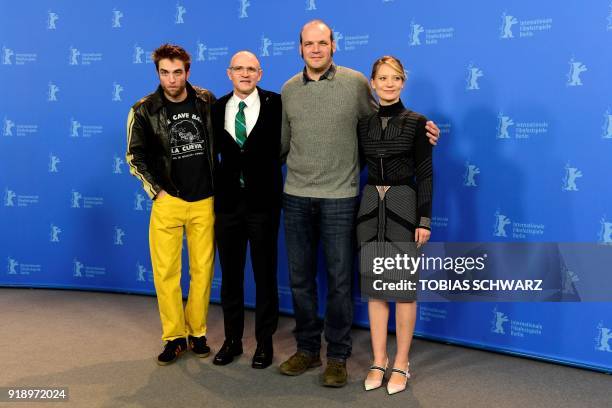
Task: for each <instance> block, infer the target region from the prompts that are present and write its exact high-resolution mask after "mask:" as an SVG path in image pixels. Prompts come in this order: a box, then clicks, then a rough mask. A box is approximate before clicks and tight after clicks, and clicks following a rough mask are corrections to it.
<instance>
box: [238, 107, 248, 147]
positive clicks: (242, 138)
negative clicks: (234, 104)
mask: <svg viewBox="0 0 612 408" xmlns="http://www.w3.org/2000/svg"><path fill="white" fill-rule="evenodd" d="M244 108H246V103H244V101H240V103H239V104H238V113H236V126H235V130H236V142H237V143H238V146H240V147H242V146H244V142H246V139H247V132H246V119H245V118H244Z"/></svg>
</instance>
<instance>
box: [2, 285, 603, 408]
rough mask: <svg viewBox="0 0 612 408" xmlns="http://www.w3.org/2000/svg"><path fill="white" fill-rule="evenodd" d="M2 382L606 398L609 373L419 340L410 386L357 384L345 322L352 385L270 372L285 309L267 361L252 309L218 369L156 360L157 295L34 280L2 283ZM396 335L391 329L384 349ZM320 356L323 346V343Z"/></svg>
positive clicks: (141, 395) (127, 389)
mask: <svg viewBox="0 0 612 408" xmlns="http://www.w3.org/2000/svg"><path fill="white" fill-rule="evenodd" d="M0 311H1V312H0V330H1V331H2V333H1V336H0V387H8V386H11V387H32V386H36V387H43V386H44V387H69V393H70V400H69V401H68V402H64V403H29V402H26V403H13V404H10V403H0V407H3V406H15V407H18V408H19V407H26V406H33V407H36V406H42V407H52V406H58V407H67V406H74V407H108V408H115V407H164V408H166V407H218V408H224V407H251V408H259V407H289V408H297V407H310V408H315V407H330V408H332V407H340V406H347V405H348V406H351V407H377V408H381V407H441V408H442V407H452V408H462V407H487V408H488V407H536V406H537V407H556V408H558V407H612V377H611V376H609V375H606V374H601V373H596V372H591V371H587V370H582V369H577V368H571V367H565V366H560V365H556V364H550V363H546V362H540V361H533V360H529V359H523V358H517V357H512V356H506V355H501V354H496V353H490V352H485V351H479V350H473V349H468V348H462V347H456V346H451V345H445V344H439V343H435V342H429V341H424V340H418V339H416V340H415V341H414V343H413V348H412V352H411V369H412V371H413V378H412V379H411V380H410V383H409V384H410V385H409V387H408V389H407V390H406V391H405V392H403V393H400V394H397V395H393V396H388V395H386V393H385V391H384V390H383V389H378V390H375V391H370V392H365V391H363V386H362V382H361V381H362V378H363V376H364V375H365V372H366V370H367V367H368V365H369V363H370V352H369V333H368V331H367V330H363V329H354V331H353V336H354V340H353V341H354V348H353V357H352V358H351V359H350V360H349V365H348V368H349V376H350V377H349V384H348V385H347V386H346V387H344V388H341V389H328V388H323V387H321V386H319V385H318V382H319V375H320V373H321V370H319V369H315V370H312V371H309V372H307V373H306V374H304V375H302V376H299V377H286V376H283V375H281V374H279V373H278V371H277V365H278V364H279V363H280V362H281V361H283V360H284V359H285V358H287V357H288V356H289V355H291V354H292V353H293V352H294V351H295V342H294V339H293V336H292V334H291V330H292V328H293V321H292V318H291V317H289V316H286V317H282V318H281V322H280V327H279V330H278V332H277V334H276V336H275V353H276V355H275V362H274V365H273V366H271V367H269V368H268V369H266V370H254V369H252V368H251V367H250V359H251V355H252V352H253V350H254V347H255V342H254V337H253V317H254V316H253V313H252V312H248V313H247V317H246V326H245V339H244V346H245V354H244V355H242V356H241V358H240V359H239V360H238V361H236V362H234V363H232V364H230V365H229V366H225V367H218V366H215V365H213V364H212V360H211V357H209V358H205V359H200V358H197V357H196V356H195V355H193V354H191V353H188V354H185V355H184V356H183V357H182V358H181V359H180V360H179V361H178V362H177V363H176V364H173V365H170V366H167V367H158V366H157V364H156V363H155V356H156V355H157V354H158V353H159V352H160V350H161V341H160V339H159V333H160V325H159V317H158V312H157V302H156V299H155V298H154V297H149V296H136V295H123V294H108V293H91V292H76V291H61V290H41V289H12V288H1V289H0ZM208 338H209V344H210V345H211V346H212V348H213V351H214V350H217V349H218V348H219V347H220V346H221V343H222V342H223V320H222V315H221V308H220V307H219V306H218V305H213V306H211V308H210V314H209V334H208ZM393 342H394V338H393V336H391V337H390V349H392V347H393ZM323 355H324V353H323Z"/></svg>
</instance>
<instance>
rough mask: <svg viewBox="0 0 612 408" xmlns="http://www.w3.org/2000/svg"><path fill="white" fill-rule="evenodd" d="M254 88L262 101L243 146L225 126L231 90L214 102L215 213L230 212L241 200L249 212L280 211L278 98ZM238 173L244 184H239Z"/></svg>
mask: <svg viewBox="0 0 612 408" xmlns="http://www.w3.org/2000/svg"><path fill="white" fill-rule="evenodd" d="M257 91H258V92H259V99H260V102H261V107H260V110H259V117H258V118H257V122H256V124H255V126H254V127H253V130H251V133H249V136H248V137H247V141H246V142H245V143H244V146H243V147H242V149H241V148H240V147H239V146H238V144H237V143H236V141H235V140H234V138H233V137H232V136H231V135H230V134H229V133H228V132H227V131H226V130H225V128H224V126H225V106H226V105H227V102H228V101H229V99H230V98H231V97H232V94H233V93H229V94H227V95H225V96H223V97H222V98H220V99H219V100H217V101H216V102H215V104H214V105H213V108H212V124H213V133H214V137H215V141H214V147H215V155H214V157H215V211H216V212H221V213H228V212H233V211H235V209H236V207H237V204H238V203H239V201H240V200H244V199H246V201H247V206H248V208H249V210H252V211H257V212H259V211H270V210H280V202H281V201H280V200H281V193H282V183H283V176H282V172H281V161H280V135H281V110H282V105H281V97H280V95H279V94H277V93H274V92H270V91H266V90H263V89H260V88H259V87H258V88H257ZM241 172H242V174H243V178H244V184H245V185H244V187H241V186H240V173H241Z"/></svg>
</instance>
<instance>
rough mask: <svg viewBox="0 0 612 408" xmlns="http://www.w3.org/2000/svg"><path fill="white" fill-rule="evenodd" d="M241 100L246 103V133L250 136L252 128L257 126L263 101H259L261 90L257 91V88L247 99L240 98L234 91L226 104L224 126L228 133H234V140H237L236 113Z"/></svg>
mask: <svg viewBox="0 0 612 408" xmlns="http://www.w3.org/2000/svg"><path fill="white" fill-rule="evenodd" d="M241 101H244V103H246V107H245V108H244V118H245V119H246V133H247V137H248V136H249V133H251V130H253V127H255V123H257V118H258V117H259V108H260V106H261V102H260V101H259V92H257V88H256V89H255V90H254V91H253V92H251V94H250V95H249V96H247V97H246V98H245V99H240V98H239V97H237V96H236V94H235V93H234V94H233V95H232V97H231V98H230V99H229V101H227V104H226V105H225V126H224V127H225V130H227V133H229V134H230V135H232V137H233V138H234V140H236V114H237V113H238V104H239V103H240V102H241Z"/></svg>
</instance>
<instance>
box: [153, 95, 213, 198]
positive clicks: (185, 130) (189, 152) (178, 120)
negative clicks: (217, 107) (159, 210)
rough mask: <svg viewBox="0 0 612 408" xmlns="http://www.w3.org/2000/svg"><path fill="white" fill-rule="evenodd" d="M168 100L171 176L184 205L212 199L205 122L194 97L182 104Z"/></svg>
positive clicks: (166, 102)
mask: <svg viewBox="0 0 612 408" xmlns="http://www.w3.org/2000/svg"><path fill="white" fill-rule="evenodd" d="M164 99H165V104H166V110H167V118H168V123H167V126H168V132H169V135H170V151H171V154H172V168H171V171H170V176H171V178H172V182H173V183H174V185H175V186H176V188H177V189H178V192H179V193H178V196H179V197H180V198H182V199H183V200H185V201H198V200H202V199H204V198H207V197H210V196H212V195H213V190H212V183H211V171H210V165H209V161H208V155H209V152H208V151H207V150H208V143H207V138H208V135H207V134H206V126H204V120H206V119H205V118H201V117H200V116H199V115H198V112H197V110H196V102H195V95H194V94H193V93H191V92H190V94H189V96H188V97H187V99H185V100H184V101H183V102H179V103H174V102H171V101H169V100H167V99H166V98H164Z"/></svg>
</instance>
